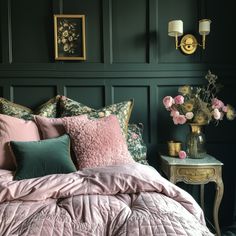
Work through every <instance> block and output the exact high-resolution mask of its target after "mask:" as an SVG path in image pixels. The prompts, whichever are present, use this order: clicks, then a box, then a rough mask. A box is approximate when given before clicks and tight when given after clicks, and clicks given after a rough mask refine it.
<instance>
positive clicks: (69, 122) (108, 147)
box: [62, 115, 134, 169]
mask: <svg viewBox="0 0 236 236" xmlns="http://www.w3.org/2000/svg"><path fill="white" fill-rule="evenodd" d="M62 120H63V124H64V126H65V129H66V131H67V133H68V134H69V135H70V137H71V138H72V145H73V149H74V152H75V154H76V158H77V162H78V164H79V169H81V168H90V167H98V166H108V165H118V164H126V163H133V162H134V160H133V159H132V157H131V155H130V153H129V151H128V148H127V144H126V141H125V138H124V137H123V135H122V132H121V128H120V125H119V121H118V119H117V117H116V116H115V115H110V116H108V117H104V118H101V119H94V120H90V119H88V117H87V115H81V116H74V117H65V118H62Z"/></svg>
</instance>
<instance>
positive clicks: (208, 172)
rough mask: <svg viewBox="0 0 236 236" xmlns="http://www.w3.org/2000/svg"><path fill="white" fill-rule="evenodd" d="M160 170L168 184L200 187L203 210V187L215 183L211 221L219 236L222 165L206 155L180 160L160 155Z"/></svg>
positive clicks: (222, 187) (222, 185)
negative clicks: (201, 157) (200, 157)
mask: <svg viewBox="0 0 236 236" xmlns="http://www.w3.org/2000/svg"><path fill="white" fill-rule="evenodd" d="M160 157H161V170H162V171H163V173H164V174H165V175H166V176H167V178H168V179H169V181H170V182H172V183H174V184H175V183H177V182H184V183H186V184H199V185H201V189H200V194H201V197H200V199H201V207H202V209H203V210H204V185H205V184H207V183H209V182H215V184H216V194H215V202H214V209H213V219H214V225H215V229H216V233H217V235H218V236H220V227H219V220H218V212H219V206H220V203H221V200H222V197H223V193H224V184H223V181H222V165H223V163H221V162H220V161H218V160H217V159H215V158H214V157H213V156H210V155H208V154H206V156H205V158H203V159H191V158H186V159H184V160H181V159H179V158H174V157H170V156H165V155H160Z"/></svg>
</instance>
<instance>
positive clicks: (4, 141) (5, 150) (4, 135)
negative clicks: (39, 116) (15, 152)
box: [0, 114, 40, 170]
mask: <svg viewBox="0 0 236 236" xmlns="http://www.w3.org/2000/svg"><path fill="white" fill-rule="evenodd" d="M38 140H40V136H39V131H38V128H37V125H36V124H35V123H34V122H33V121H26V120H23V119H19V118H15V117H11V116H7V115H1V114H0V169H6V170H14V169H15V163H14V159H13V156H12V153H11V151H10V147H9V145H8V143H9V141H38Z"/></svg>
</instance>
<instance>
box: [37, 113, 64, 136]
mask: <svg viewBox="0 0 236 236" xmlns="http://www.w3.org/2000/svg"><path fill="white" fill-rule="evenodd" d="M34 121H35V122H36V124H37V125H38V127H39V130H40V132H41V134H42V138H43V139H49V138H57V137H59V136H61V135H63V134H65V132H66V131H65V128H64V126H63V122H62V118H46V117H43V116H34Z"/></svg>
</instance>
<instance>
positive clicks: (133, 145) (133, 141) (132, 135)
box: [127, 124, 148, 165]
mask: <svg viewBox="0 0 236 236" xmlns="http://www.w3.org/2000/svg"><path fill="white" fill-rule="evenodd" d="M142 134H143V124H138V125H137V124H129V125H128V134H127V145H128V150H129V152H130V154H131V156H132V157H133V159H134V160H135V161H136V162H139V163H141V164H144V165H148V162H147V160H146V155H147V147H146V145H145V143H144V141H143V137H142Z"/></svg>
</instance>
